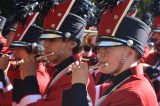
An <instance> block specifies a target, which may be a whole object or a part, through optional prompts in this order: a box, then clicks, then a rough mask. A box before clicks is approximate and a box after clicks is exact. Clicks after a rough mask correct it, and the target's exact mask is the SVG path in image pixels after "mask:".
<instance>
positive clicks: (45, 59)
mask: <svg viewBox="0 0 160 106" xmlns="http://www.w3.org/2000/svg"><path fill="white" fill-rule="evenodd" d="M54 54H55V52H51V53H49V54H46V55H42V56H39V57H36V59H35V60H36V62H47V57H48V56H52V55H54ZM0 55H1V56H2V55H4V54H3V53H0ZM9 60H10V61H13V55H9ZM14 61H15V62H13V64H12V65H13V66H15V67H17V66H19V65H21V64H23V63H24V60H23V59H21V60H19V61H16V60H14Z"/></svg>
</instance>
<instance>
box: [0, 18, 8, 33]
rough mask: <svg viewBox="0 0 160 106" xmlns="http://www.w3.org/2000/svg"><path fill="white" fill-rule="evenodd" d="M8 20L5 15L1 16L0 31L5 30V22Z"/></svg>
mask: <svg viewBox="0 0 160 106" xmlns="http://www.w3.org/2000/svg"><path fill="white" fill-rule="evenodd" d="M6 20H7V19H6V18H5V17H3V16H0V31H2V30H3V27H4V25H5V23H6Z"/></svg>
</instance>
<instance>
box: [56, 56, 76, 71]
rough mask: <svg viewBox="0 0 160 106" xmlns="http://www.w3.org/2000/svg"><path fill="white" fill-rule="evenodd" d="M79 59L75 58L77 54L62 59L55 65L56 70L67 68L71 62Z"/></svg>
mask: <svg viewBox="0 0 160 106" xmlns="http://www.w3.org/2000/svg"><path fill="white" fill-rule="evenodd" d="M76 60H77V58H75V56H70V57H68V58H67V59H65V60H64V61H62V62H61V63H60V64H58V65H56V66H55V69H56V71H58V72H60V71H62V70H63V69H65V68H66V67H68V66H69V65H70V64H72V63H73V62H75V61H76Z"/></svg>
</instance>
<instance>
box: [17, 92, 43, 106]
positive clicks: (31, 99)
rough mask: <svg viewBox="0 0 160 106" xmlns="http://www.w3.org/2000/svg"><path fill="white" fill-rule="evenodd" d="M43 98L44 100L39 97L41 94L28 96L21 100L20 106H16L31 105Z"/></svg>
mask: <svg viewBox="0 0 160 106" xmlns="http://www.w3.org/2000/svg"><path fill="white" fill-rule="evenodd" d="M41 98H42V96H41V95H39V94H36V95H28V96H25V97H23V98H22V99H21V101H20V102H19V105H16V106H26V105H28V104H31V103H34V102H36V101H38V100H39V99H41Z"/></svg>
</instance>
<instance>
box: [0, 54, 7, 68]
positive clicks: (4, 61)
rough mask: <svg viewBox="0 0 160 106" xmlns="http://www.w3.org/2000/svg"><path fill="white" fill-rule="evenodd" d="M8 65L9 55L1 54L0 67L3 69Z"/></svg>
mask: <svg viewBox="0 0 160 106" xmlns="http://www.w3.org/2000/svg"><path fill="white" fill-rule="evenodd" d="M8 66H9V56H8V55H7V54H3V55H2V56H1V57H0V69H2V70H3V71H5V70H6V69H7V68H8Z"/></svg>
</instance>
